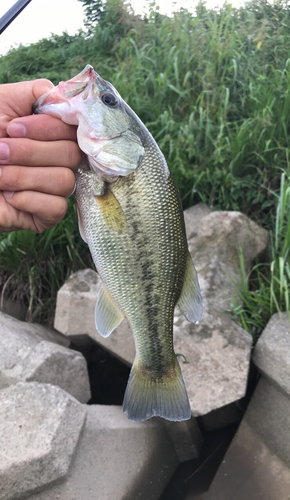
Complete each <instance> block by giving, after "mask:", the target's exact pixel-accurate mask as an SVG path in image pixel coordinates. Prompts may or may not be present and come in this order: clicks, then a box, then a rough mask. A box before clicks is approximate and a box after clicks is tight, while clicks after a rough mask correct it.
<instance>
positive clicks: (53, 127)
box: [7, 115, 77, 141]
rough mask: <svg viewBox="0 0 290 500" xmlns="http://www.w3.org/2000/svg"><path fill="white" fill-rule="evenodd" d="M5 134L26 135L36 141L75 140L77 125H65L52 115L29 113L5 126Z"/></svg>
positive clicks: (13, 135) (11, 135)
mask: <svg viewBox="0 0 290 500" xmlns="http://www.w3.org/2000/svg"><path fill="white" fill-rule="evenodd" d="M7 134H8V135H9V136H10V137H27V138H29V139H34V140H36V141H56V140H63V139H68V140H71V141H76V138H77V127H76V126H74V125H67V124H66V123H64V122H62V121H61V120H60V119H59V118H55V117H54V116H48V115H30V116H23V117H22V118H16V119H15V120H12V121H11V122H10V123H9V125H8V127H7Z"/></svg>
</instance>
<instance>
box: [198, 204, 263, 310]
mask: <svg viewBox="0 0 290 500" xmlns="http://www.w3.org/2000/svg"><path fill="white" fill-rule="evenodd" d="M267 241H268V233H267V231H265V230H264V229H263V228H261V227H260V226H258V225H257V224H256V223H255V222H253V221H251V220H250V219H249V218H248V217H246V216H245V215H243V214H242V213H240V212H211V213H210V214H209V215H206V216H205V217H202V219H201V220H200V222H199V227H198V230H197V234H196V236H194V237H193V238H191V239H190V240H189V250H190V253H191V255H192V257H193V261H194V264H195V267H196V270H197V273H198V278H199V282H200V288H201V293H202V299H203V306H204V310H205V311H208V312H210V313H211V312H212V311H213V310H215V311H221V312H224V311H225V310H227V309H228V307H229V305H230V304H231V302H232V300H233V298H235V299H236V298H237V288H239V285H240V258H239V252H240V250H242V254H243V258H244V266H245V269H246V271H249V270H250V268H251V264H252V262H253V260H254V259H255V258H256V257H257V256H258V255H259V254H261V253H262V252H263V251H265V249H266V246H267Z"/></svg>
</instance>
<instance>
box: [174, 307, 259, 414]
mask: <svg viewBox="0 0 290 500" xmlns="http://www.w3.org/2000/svg"><path fill="white" fill-rule="evenodd" d="M174 323H175V324H174V347H175V352H176V354H178V353H180V354H182V355H183V356H185V359H184V358H183V357H182V356H180V357H178V359H179V362H180V366H181V370H182V374H183V378H184V381H185V385H186V388H187V392H188V397H189V401H190V406H191V410H192V414H193V415H194V416H200V415H206V414H207V413H209V412H211V411H213V410H216V409H217V408H221V407H223V406H225V405H228V404H230V403H232V402H234V401H237V400H238V399H240V398H242V397H243V396H244V395H245V392H246V388H247V380H248V371H249V363H250V355H251V346H252V338H251V336H250V335H249V334H248V333H247V332H246V331H245V330H243V329H242V328H241V327H239V326H238V325H237V324H236V323H234V322H233V321H231V319H230V318H229V317H228V316H227V315H225V314H221V313H214V314H208V313H206V312H205V313H204V314H203V317H202V319H201V321H200V322H199V324H198V325H193V324H191V323H188V321H187V320H186V319H185V318H184V317H183V316H181V315H180V312H179V311H178V310H176V314H175V317H174ZM184 361H185V362H184Z"/></svg>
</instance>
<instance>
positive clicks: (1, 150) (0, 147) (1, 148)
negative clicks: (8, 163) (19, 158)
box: [0, 142, 10, 160]
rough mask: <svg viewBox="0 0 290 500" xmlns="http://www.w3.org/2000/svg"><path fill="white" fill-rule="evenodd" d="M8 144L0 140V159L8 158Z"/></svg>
mask: <svg viewBox="0 0 290 500" xmlns="http://www.w3.org/2000/svg"><path fill="white" fill-rule="evenodd" d="M9 153H10V150H9V146H8V144H6V142H0V160H8V158H9Z"/></svg>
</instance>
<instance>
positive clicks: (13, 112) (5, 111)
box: [0, 78, 53, 131]
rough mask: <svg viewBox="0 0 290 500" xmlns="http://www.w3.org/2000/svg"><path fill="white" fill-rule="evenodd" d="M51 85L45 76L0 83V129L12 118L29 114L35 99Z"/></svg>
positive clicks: (4, 127)
mask: <svg viewBox="0 0 290 500" xmlns="http://www.w3.org/2000/svg"><path fill="white" fill-rule="evenodd" d="M52 87H53V84H52V83H51V81H49V80H47V79H45V78H41V79H39V80H32V81H28V82H18V83H7V84H4V85H1V87H0V110H1V115H3V116H1V130H2V131H3V130H5V129H6V127H7V125H8V123H9V122H10V121H11V120H13V118H17V117H19V116H27V115H30V114H31V113H32V106H33V104H34V103H35V101H36V100H37V99H38V98H39V97H40V96H41V95H43V94H45V93H46V92H47V91H48V90H50V89H51V88H52ZM2 122H3V123H2ZM2 126H3V128H2Z"/></svg>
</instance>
